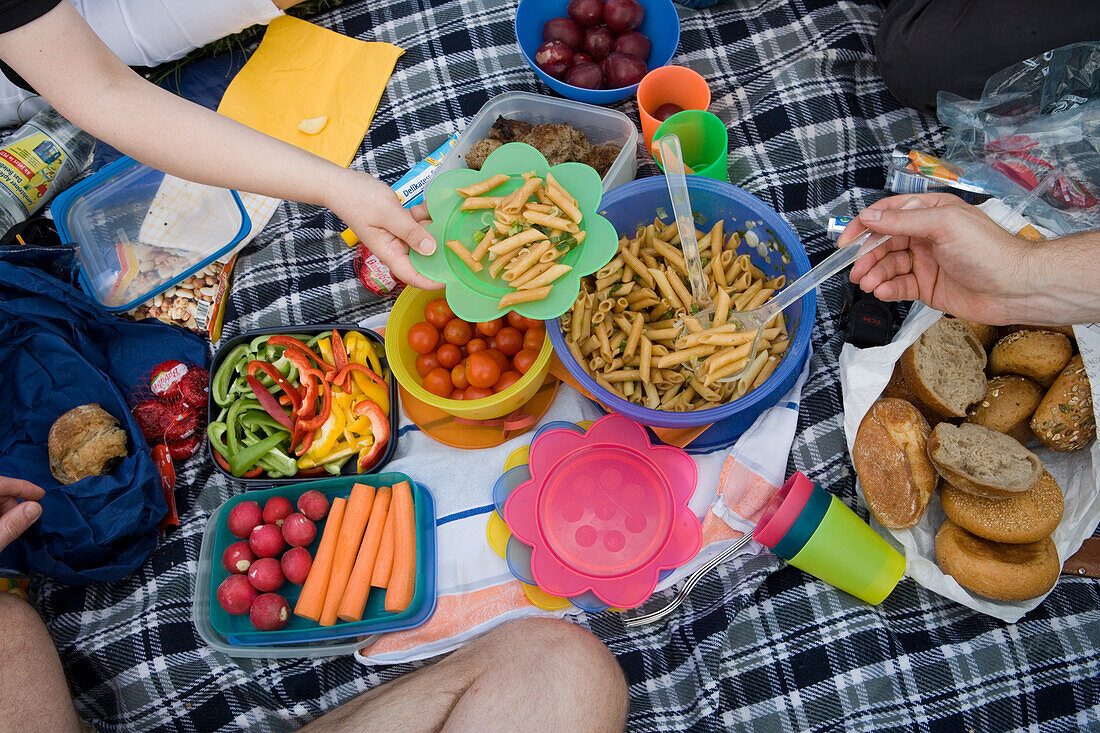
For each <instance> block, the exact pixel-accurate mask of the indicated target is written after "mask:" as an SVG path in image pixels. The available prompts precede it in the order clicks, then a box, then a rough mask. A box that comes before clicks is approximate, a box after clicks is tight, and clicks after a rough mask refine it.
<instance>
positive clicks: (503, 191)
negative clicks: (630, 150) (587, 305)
mask: <svg viewBox="0 0 1100 733" xmlns="http://www.w3.org/2000/svg"><path fill="white" fill-rule="evenodd" d="M529 171H533V172H534V173H535V175H537V176H540V177H541V178H544V179H545V178H546V174H547V172H553V174H554V178H555V180H557V182H558V183H559V184H560V185H561V187H562V188H564V189H565V190H566V191H568V192H569V193H570V194H571V195H572V196H573V198H575V199H576V200H577V207H578V208H579V209H580V210H581V222H580V228H581V231H584V232H586V234H585V238H584V241H583V242H581V243H580V244H579V245H578V246H576V247H574V248H573V249H572V251H570V252H568V253H567V254H565V255H564V256H563V257H562V258H561V260H560V262H562V263H563V264H566V265H569V266H571V267H572V268H573V269H572V270H570V271H569V272H567V273H566V274H565V275H564V276H562V277H561V278H560V279H559V280H558V281H557V282H555V283H554V286H553V288H552V289H551V291H550V295H548V296H547V297H546V298H544V299H543V300H536V301H531V302H529V303H520V304H518V305H516V306H514V307H512V308H505V309H501V308H500V307H499V304H500V299H501V298H503V297H504V296H505V295H507V294H508V293H511V292H514V289H513V288H511V287H509V285H508V284H507V283H506V282H505V281H504V280H503V279H502V278H493V277H491V276H490V275H489V267H488V266H486V267H485V268H484V269H482V271H481V272H472V271H471V270H470V268H468V267H467V266H466V265H465V264H464V263H463V262H462V260H461V259H460V258H459V257H458V256H457V255H456V254H455V253H454V252H452V251H451V250H450V249H448V248H447V247H446V246H444V242H446V241H448V240H451V239H457V240H458V241H460V242H462V244H463V245H465V247H466V248H467V249H469V250H471V251H473V249H474V247H475V246H477V245H476V242H475V240H474V232H476V231H478V230H479V229H482V228H483V227H484V226H485V225H486V224H488V223H489V222H491V221H492V220H493V212H492V211H491V210H482V211H462V210H461V206H462V201H463V198H462V196H460V195H459V194H458V193H456V192H455V189H458V188H462V187H463V186H469V185H471V184H474V183H478V182H480V181H484V180H485V179H486V178H489V177H490V176H492V175H495V174H497V173H504V174H506V175H508V176H511V179H512V180H510V181H508V182H506V183H504V184H502V185H501V186H499V187H498V188H496V189H494V190H493V191H492V192H491V193H490V194H488V195H491V196H504V195H507V194H509V193H511V192H512V191H515V190H516V189H517V188H519V187H520V186H522V185H523V178H522V174H523V173H527V172H529ZM601 195H602V186H601V183H600V176H599V174H598V173H596V171H595V170H594V169H593V168H591V167H589V166H587V165H584V164H583V163H562V164H561V165H555V166H553V167H551V166H550V164H549V163H547V162H546V158H545V157H543V155H542V153H540V152H539V151H538V150H535V149H534V148H533V147H531V146H530V145H527V144H525V143H508V144H507V145H502V146H500V147H499V148H497V149H496V150H494V151H493V153H492V154H491V155H490V156H489V157H488V158H487V159H486V160H485V165H483V166H482V168H481V170H479V171H475V170H470V169H469V168H462V169H458V170H453V171H447V172H445V173H443V174H441V175H439V176H437V177H436V178H435V179H434V180H433V181H432V184H431V186H430V187H429V188H428V193H427V196H426V199H427V204H428V213H429V214H430V215H431V217H432V223H431V224H429V225H428V231H429V232H431V234H432V236H433V237H435V241H436V242H437V243H438V246H437V247H436V250H435V252H433V253H432V254H431V255H428V256H424V255H422V254H420V253H418V252H409V258H410V259H411V260H412V263H413V266H414V267H416V269H417V270H418V271H419V272H420V273H421V274H422V275H425V276H427V277H430V278H431V279H432V280H435V281H436V282H441V283H444V284H445V285H446V286H447V303H448V304H449V305H450V306H451V310H453V311H454V312H455V315H457V316H458V317H459V318H461V319H463V320H465V321H470V322H474V323H476V322H479V321H491V320H493V319H494V318H499V317H501V316H503V315H504V314H506V313H507V312H508V311H510V310H514V311H516V312H517V313H519V314H520V315H522V316H525V317H527V318H535V319H538V320H540V321H545V320H549V319H551V318H557V317H558V316H560V315H561V314H562V313H565V312H566V311H567V310H569V309H570V308H571V307H572V306H573V301H574V300H576V299H577V293H578V292H580V281H581V277H583V276H584V275H591V274H592V273H593V272H595V271H596V270H598V269H600V268H601V267H603V266H604V265H606V264H607V263H608V262H610V261H611V258H612V257H614V256H615V252H616V251H618V241H619V240H618V235H616V234H615V228H614V227H613V226H611V222H609V221H608V220H607V219H605V218H603V217H602V216H600V215H599V214H597V213H596V211H597V209H598V208H599V205H600V197H601ZM482 263H483V264H485V265H488V261H487V259H486V260H483V261H482Z"/></svg>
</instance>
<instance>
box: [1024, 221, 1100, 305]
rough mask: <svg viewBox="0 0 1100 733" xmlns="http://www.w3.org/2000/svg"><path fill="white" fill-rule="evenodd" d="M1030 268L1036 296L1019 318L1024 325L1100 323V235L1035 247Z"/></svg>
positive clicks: (1077, 235)
mask: <svg viewBox="0 0 1100 733" xmlns="http://www.w3.org/2000/svg"><path fill="white" fill-rule="evenodd" d="M1027 266H1028V267H1029V268H1033V271H1034V272H1035V274H1036V278H1035V280H1034V283H1035V284H1034V286H1033V288H1034V293H1033V294H1032V295H1031V297H1029V298H1027V300H1026V301H1024V303H1026V306H1025V307H1021V308H1020V309H1019V312H1018V313H1017V314H1016V315H1017V316H1018V320H1019V322H1021V323H1032V324H1035V325H1060V324H1068V323H1093V322H1097V321H1100V232H1086V233H1083V234H1074V235H1071V236H1068V237H1060V238H1058V239H1053V240H1050V241H1047V242H1041V243H1038V244H1035V245H1034V247H1033V248H1032V249H1031V250H1030V251H1029V252H1028V255H1027Z"/></svg>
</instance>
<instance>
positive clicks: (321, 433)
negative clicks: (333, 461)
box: [307, 410, 344, 458]
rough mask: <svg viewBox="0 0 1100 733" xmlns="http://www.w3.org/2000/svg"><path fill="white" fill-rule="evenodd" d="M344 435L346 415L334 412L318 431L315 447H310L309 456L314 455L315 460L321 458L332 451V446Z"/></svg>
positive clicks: (314, 440) (337, 411)
mask: <svg viewBox="0 0 1100 733" xmlns="http://www.w3.org/2000/svg"><path fill="white" fill-rule="evenodd" d="M343 434H344V413H343V412H341V411H340V410H332V411H331V412H330V413H329V416H328V419H327V420H325V422H324V424H322V425H321V427H320V428H319V429H318V430H317V433H316V435H314V436H313V445H312V446H311V447H310V449H309V452H308V453H307V455H312V456H314V457H315V458H320V457H321V456H323V455H325V454H326V453H328V452H329V451H331V450H332V446H334V445H336V441H337V440H339V439H340V437H341V436H342V435H343Z"/></svg>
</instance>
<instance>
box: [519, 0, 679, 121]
mask: <svg viewBox="0 0 1100 733" xmlns="http://www.w3.org/2000/svg"><path fill="white" fill-rule="evenodd" d="M638 2H639V3H640V4H641V6H642V8H643V9H644V10H645V17H643V18H642V25H641V26H640V27H639V28H638V31H640V32H641V33H643V34H645V35H646V36H647V37H648V38H649V40H650V42H651V43H652V44H653V45H652V47H651V48H650V51H649V59H648V60H647V61H646V63H647V65H648V66H649V70H650V71H652V70H653V69H656V68H657V67H659V66H665V65H666V64H668V62H669V61H671V60H672V55H673V54H674V53H676V48H677V47H678V46H679V45H680V16H679V15H677V14H676V6H675V5H673V4H672V0H638ZM568 5H569V0H520V2H519V7H517V8H516V42H517V43H519V50H520V52H522V53H523V58H524V60H526V61H527V65H528V66H530V67H531V70H532V71H534V72H535V75H536V76H537V77H538V78H540V79H542V80H543V81H544V82H546V83H547V84H548V85H549V86H550V88H551V89H553V90H554V91H555V92H557V93H558V94H560V95H562V96H563V97H566V98H568V99H575V100H577V101H578V102H587V103H589V104H612V103H614V102H618V101H619V100H622V99H626V98H627V97H630V96H633V95H634V93H635V92H636V91H638V85H637V84H633V85H631V86H628V87H619V88H617V89H584V88H582V87H575V86H573V85H571V84H566V83H565V82H564V81H561V80H560V79H555V78H554V77H552V76H550V75H549V74H547V73H546V72H545V71H543V70H542V69H540V68H539V67H538V65H537V64H536V63H535V52H536V51H537V50H538V48H539V46H541V45H542V26H543V25H544V24H545V23H546V21H548V20H550V19H551V18H560V17H563V16H565V15H567V13H566V12H565V9H566V7H567V6H568Z"/></svg>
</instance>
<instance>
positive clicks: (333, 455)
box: [298, 440, 360, 469]
mask: <svg viewBox="0 0 1100 733" xmlns="http://www.w3.org/2000/svg"><path fill="white" fill-rule="evenodd" d="M359 448H360V446H359V444H358V443H350V442H347V441H344V440H338V441H336V445H334V446H333V447H332V451H331V452H330V453H329V454H328V455H324V456H321V457H320V459H314V458H313V457H312V456H309V455H305V456H302V457H301V458H299V459H298V468H299V469H302V468H315V467H317V466H321V465H323V464H325V463H328V462H330V461H338V460H340V459H342V458H348V457H349V456H353V455H355V451H357V450H359Z"/></svg>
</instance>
